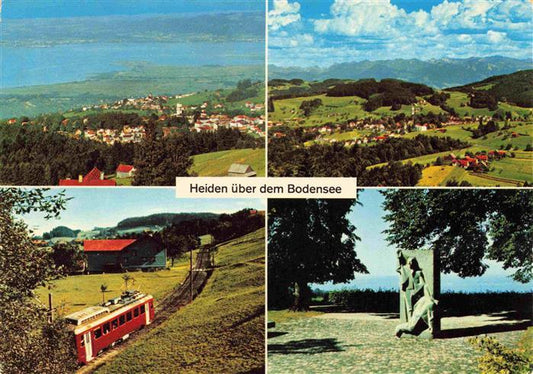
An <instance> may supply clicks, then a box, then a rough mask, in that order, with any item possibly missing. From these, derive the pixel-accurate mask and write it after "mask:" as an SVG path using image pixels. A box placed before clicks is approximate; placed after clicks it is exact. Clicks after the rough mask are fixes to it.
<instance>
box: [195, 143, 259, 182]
mask: <svg viewBox="0 0 533 374" xmlns="http://www.w3.org/2000/svg"><path fill="white" fill-rule="evenodd" d="M233 163H240V164H249V165H250V166H251V167H252V168H253V169H254V170H255V171H256V172H257V176H258V177H264V176H265V149H264V148H257V149H249V148H247V149H234V150H229V151H220V152H211V153H203V154H200V155H196V156H193V166H192V172H195V173H197V174H198V176H200V177H208V176H209V177H213V176H225V175H227V174H228V169H229V167H230V166H231V164H233Z"/></svg>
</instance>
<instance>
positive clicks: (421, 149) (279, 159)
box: [268, 135, 468, 186]
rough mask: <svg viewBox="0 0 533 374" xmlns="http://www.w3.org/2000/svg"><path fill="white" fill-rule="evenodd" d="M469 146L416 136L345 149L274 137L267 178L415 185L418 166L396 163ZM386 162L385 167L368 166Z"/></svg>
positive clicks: (449, 139)
mask: <svg viewBox="0 0 533 374" xmlns="http://www.w3.org/2000/svg"><path fill="white" fill-rule="evenodd" d="M466 147H468V143H466V142H463V141H461V140H457V139H452V138H450V137H444V138H439V137H428V136H425V135H417V136H416V137H415V138H413V139H403V138H391V139H389V140H387V141H385V142H383V143H379V144H376V145H374V146H367V147H365V146H359V145H354V146H352V147H345V146H344V144H342V143H333V144H314V145H312V146H310V147H304V146H301V145H298V144H297V143H295V142H294V140H291V139H290V138H289V137H284V138H279V139H276V138H273V139H271V141H270V143H269V147H268V153H269V157H268V158H269V165H268V167H269V175H270V176H274V177H357V178H359V183H360V184H361V185H368V186H374V185H392V186H398V185H400V186H401V185H414V184H416V183H417V182H418V180H419V179H420V178H421V169H422V166H420V165H412V164H410V163H406V164H401V163H398V162H396V161H400V160H404V159H407V158H413V157H418V156H422V155H427V154H432V153H437V152H444V151H450V150H453V149H458V148H466ZM381 163H389V164H388V165H386V166H382V167H374V168H370V169H367V167H369V166H372V165H376V164H381Z"/></svg>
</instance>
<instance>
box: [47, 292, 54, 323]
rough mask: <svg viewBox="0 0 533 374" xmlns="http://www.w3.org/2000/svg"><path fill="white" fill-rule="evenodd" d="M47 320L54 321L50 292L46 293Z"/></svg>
mask: <svg viewBox="0 0 533 374" xmlns="http://www.w3.org/2000/svg"><path fill="white" fill-rule="evenodd" d="M48 322H49V323H54V309H53V308H52V293H49V294H48Z"/></svg>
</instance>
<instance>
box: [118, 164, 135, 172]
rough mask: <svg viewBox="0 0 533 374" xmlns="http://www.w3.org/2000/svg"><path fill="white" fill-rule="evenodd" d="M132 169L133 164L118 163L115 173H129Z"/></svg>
mask: <svg viewBox="0 0 533 374" xmlns="http://www.w3.org/2000/svg"><path fill="white" fill-rule="evenodd" d="M132 170H133V165H124V164H120V165H118V168H117V173H129V172H130V171H132Z"/></svg>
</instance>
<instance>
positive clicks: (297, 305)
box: [291, 281, 311, 312]
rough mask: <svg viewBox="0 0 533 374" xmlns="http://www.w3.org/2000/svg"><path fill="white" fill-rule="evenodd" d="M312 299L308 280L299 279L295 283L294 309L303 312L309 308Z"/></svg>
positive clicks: (292, 308)
mask: <svg viewBox="0 0 533 374" xmlns="http://www.w3.org/2000/svg"><path fill="white" fill-rule="evenodd" d="M310 301H311V289H310V288H309V286H308V285H307V282H306V281H297V282H295V283H294V303H293V305H292V307H291V310H292V311H295V312H303V311H308V310H309V303H310Z"/></svg>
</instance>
